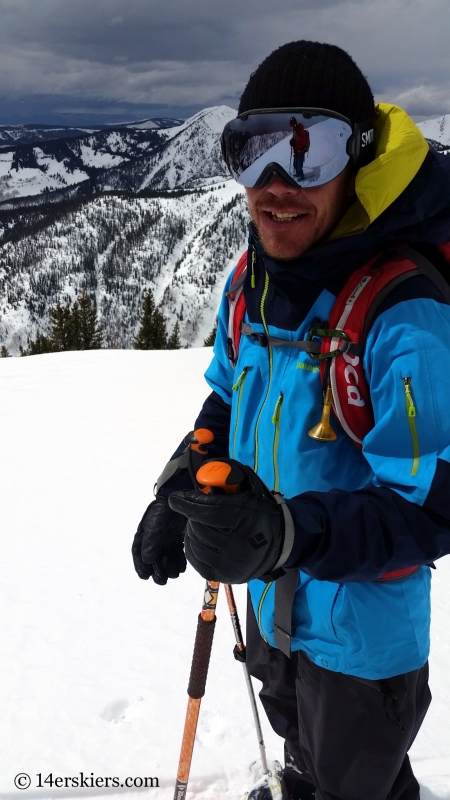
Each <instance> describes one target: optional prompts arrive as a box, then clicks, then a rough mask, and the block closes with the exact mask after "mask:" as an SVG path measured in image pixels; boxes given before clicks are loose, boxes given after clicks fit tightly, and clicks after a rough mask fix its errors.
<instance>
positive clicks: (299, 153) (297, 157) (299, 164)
mask: <svg viewBox="0 0 450 800" xmlns="http://www.w3.org/2000/svg"><path fill="white" fill-rule="evenodd" d="M289 125H290V126H291V128H292V138H291V140H290V142H289V144H290V145H291V147H292V154H293V161H294V173H295V176H296V177H297V178H300V179H301V180H303V179H304V177H305V176H304V174H303V164H304V161H305V155H306V153H307V152H308V150H309V133H308V131H307V130H306V129H305V127H304V125H302V123H301V122H297V120H296V118H295V117H291V118H290V120H289Z"/></svg>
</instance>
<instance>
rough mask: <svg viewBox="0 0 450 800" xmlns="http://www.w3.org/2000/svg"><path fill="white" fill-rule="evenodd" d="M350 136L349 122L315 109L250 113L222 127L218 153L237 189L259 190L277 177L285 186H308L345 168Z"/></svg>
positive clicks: (317, 183) (347, 159) (328, 178)
mask: <svg viewBox="0 0 450 800" xmlns="http://www.w3.org/2000/svg"><path fill="white" fill-rule="evenodd" d="M351 136H352V127H351V124H350V122H349V121H348V120H346V119H345V118H342V117H340V116H339V115H337V116H328V115H327V114H326V112H323V111H319V110H317V111H314V110H303V111H300V110H290V111H287V112H282V113H279V112H273V111H271V112H261V113H260V112H250V113H249V114H243V115H241V116H240V117H237V118H236V119H234V120H231V122H229V123H228V124H227V125H226V126H225V129H224V132H223V135H222V151H223V156H224V159H225V161H226V163H227V164H228V168H229V170H230V173H231V175H232V176H233V177H234V178H235V180H237V181H238V182H239V183H240V184H241V185H242V186H247V187H256V186H263V185H265V184H267V183H268V182H269V181H270V180H271V179H272V177H273V176H274V174H278V175H280V177H282V178H283V179H284V180H286V181H287V182H288V183H292V184H294V185H297V186H301V187H303V188H311V187H313V186H321V185H322V184H324V183H328V182H329V181H331V180H333V179H334V178H336V177H337V176H338V175H339V174H340V173H341V172H342V170H343V169H345V167H346V165H347V164H348V162H349V158H350V156H349V153H348V151H347V145H348V142H349V139H350V137H351Z"/></svg>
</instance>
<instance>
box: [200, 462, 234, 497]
mask: <svg viewBox="0 0 450 800" xmlns="http://www.w3.org/2000/svg"><path fill="white" fill-rule="evenodd" d="M244 481H245V474H244V472H243V471H242V469H241V468H240V466H239V465H238V464H237V462H235V461H232V460H231V459H229V458H222V459H210V460H209V461H205V463H204V464H203V465H202V466H201V467H200V469H199V470H198V472H197V483H198V488H199V489H200V491H201V492H203V493H204V494H209V493H210V492H214V491H217V490H219V491H220V492H223V493H224V494H235V493H236V492H238V491H239V490H240V488H241V486H242V485H243V483H244Z"/></svg>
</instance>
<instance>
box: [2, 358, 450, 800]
mask: <svg viewBox="0 0 450 800" xmlns="http://www.w3.org/2000/svg"><path fill="white" fill-rule="evenodd" d="M210 357H211V350H210V349H207V348H200V349H197V350H194V349H192V350H181V351H167V352H154V351H153V352H147V351H113V350H104V351H97V352H69V353H57V354H50V355H41V356H33V357H28V358H11V359H1V360H0V411H1V420H2V425H1V428H0V452H1V454H2V459H1V467H0V470H1V473H0V487H1V497H0V520H1V526H0V531H1V545H2V546H1V553H2V561H1V563H2V580H1V582H0V587H1V588H0V592H1V595H2V596H1V601H0V609H1V610H0V642H1V648H0V658H1V674H2V680H1V682H0V736H1V742H2V746H1V747H0V800H12V798H17V797H18V796H21V797H23V798H24V800H27V798H28V800H35V799H36V798H42V800H49V798H61V797H77V796H79V791H78V790H77V789H72V790H71V789H65V790H63V789H55V788H53V789H47V790H44V789H38V788H36V782H37V778H36V775H37V774H39V773H40V774H41V775H42V778H43V779H44V778H45V777H46V776H47V775H48V774H49V773H52V775H53V777H54V778H55V777H57V776H63V777H70V776H77V775H79V774H80V772H84V774H85V775H86V774H87V775H90V774H91V773H93V774H94V776H95V777H98V776H100V777H106V776H110V777H113V776H118V777H119V778H120V779H121V780H122V781H123V780H124V779H125V778H127V777H129V776H131V777H142V778H144V777H158V779H159V783H160V788H154V789H152V790H149V789H147V791H146V796H150V797H151V798H155V800H171V798H172V797H173V787H174V780H175V774H176V769H177V764H178V756H179V748H180V743H181V735H182V729H183V724H184V716H185V711H186V703H187V694H186V688H187V683H188V677H189V670H190V661H191V655H192V647H193V642H194V636H195V628H196V620H197V615H198V613H199V610H200V607H201V601H202V594H203V580H202V579H201V578H200V577H199V576H198V575H197V574H196V573H194V572H193V570H191V569H190V568H188V571H187V573H186V574H185V575H183V576H182V577H181V578H179V579H178V580H177V581H172V582H170V583H169V585H168V586H166V587H158V586H155V584H153V582H152V581H148V582H146V581H140V580H139V579H138V578H137V576H136V575H135V573H134V570H133V566H132V561H131V555H130V547H131V540H132V536H133V533H134V531H135V529H136V526H137V523H138V521H139V519H140V517H141V516H142V514H143V512H144V510H145V508H146V505H147V504H148V503H149V502H150V501H151V499H152V486H153V483H154V481H155V480H156V478H157V476H158V474H159V473H160V471H161V469H162V467H163V466H164V464H165V463H166V461H167V459H168V457H169V456H170V454H171V452H172V451H173V450H174V449H175V447H176V446H177V444H178V442H179V441H180V440H181V439H182V437H183V436H184V435H185V433H186V432H187V431H188V430H190V429H191V428H192V426H193V423H194V420H195V417H196V415H197V412H198V410H199V408H200V406H201V403H202V401H203V399H204V398H205V397H206V395H207V394H208V392H209V390H208V387H207V386H206V384H205V382H204V381H203V379H202V374H203V372H204V370H205V368H206V366H207V365H208V363H209V359H210ZM236 599H237V603H238V608H239V611H240V615H241V619H242V622H243V623H244V620H245V589H244V587H236ZM449 614H450V560H449V559H448V558H445V559H443V560H442V561H440V562H439V563H438V569H437V570H436V573H434V576H433V633H432V639H433V641H432V657H431V688H432V692H433V695H434V701H433V704H432V706H431V709H430V711H429V713H428V716H427V719H426V721H425V723H424V725H423V728H422V730H421V732H420V734H419V737H418V740H417V742H416V743H415V744H414V747H413V749H412V752H411V757H412V760H413V764H414V768H415V771H416V774H417V776H418V778H419V780H420V781H421V784H422V787H423V788H422V794H421V798H422V800H435V799H436V798H442V799H443V800H450V719H449V707H450V697H449V695H450V689H449V688H448V674H449V650H450V633H449V625H448V619H449ZM233 646H234V637H233V632H232V628H231V623H230V620H229V617H228V611H227V607H226V602H225V597H224V596H223V595H222V596H220V595H219V605H218V623H217V629H216V635H215V641H214V646H213V653H212V659H211V665H210V672H209V677H208V682H207V688H206V695H205V697H204V699H203V701H202V707H201V712H200V722H199V728H198V735H197V742H196V746H195V751H194V760H193V766H192V772H191V780H190V784H189V792H188V800H218V798H226V799H228V800H239V798H240V797H241V795H242V793H243V791H244V790H245V789H246V788H248V786H249V784H250V785H251V783H252V782H253V780H254V777H253V775H252V772H251V770H250V767H251V765H252V763H253V762H254V761H255V760H256V759H257V758H258V755H259V753H258V747H257V742H256V736H255V733H254V729H253V723H252V717H251V711H250V707H249V703H248V699H247V695H246V688H245V684H244V680H243V676H242V668H241V666H240V665H239V664H238V663H236V662H235V661H234V659H233V657H232V649H233ZM255 683H256V682H255ZM255 688H257V686H255ZM262 724H263V729H264V734H265V738H266V743H267V746H268V754H269V758H270V759H274V758H278V759H280V760H281V756H282V742H281V741H280V740H279V739H278V737H276V736H275V734H273V733H272V732H271V731H270V730H269V726H268V723H267V721H266V720H265V718H263V719H262ZM20 772H24V773H27V774H29V775H30V777H31V779H32V785H31V787H30V789H28V790H26V791H24V792H23V793H22V795H18V792H17V789H15V787H14V776H15V775H16V774H18V773H20ZM136 792H137V790H136V789H133V790H132V789H125V788H123V789H120V788H119V789H115V790H113V789H109V791H107V790H106V789H105V788H103V789H101V788H99V789H96V790H95V789H84V790H83V796H84V797H92V796H94V795H99V794H105V793H106V794H110V795H114V794H120V795H122V796H127V795H131V793H132V794H133V796H136ZM149 792H150V794H148V793H149ZM138 794H141V793H139V792H138Z"/></svg>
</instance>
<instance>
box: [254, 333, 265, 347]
mask: <svg viewBox="0 0 450 800" xmlns="http://www.w3.org/2000/svg"><path fill="white" fill-rule="evenodd" d="M251 337H252V339H255V341H257V342H258V344H259V345H260V346H261V347H268V346H269V339H268V337H267V335H266V334H265V333H252V334H251Z"/></svg>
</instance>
